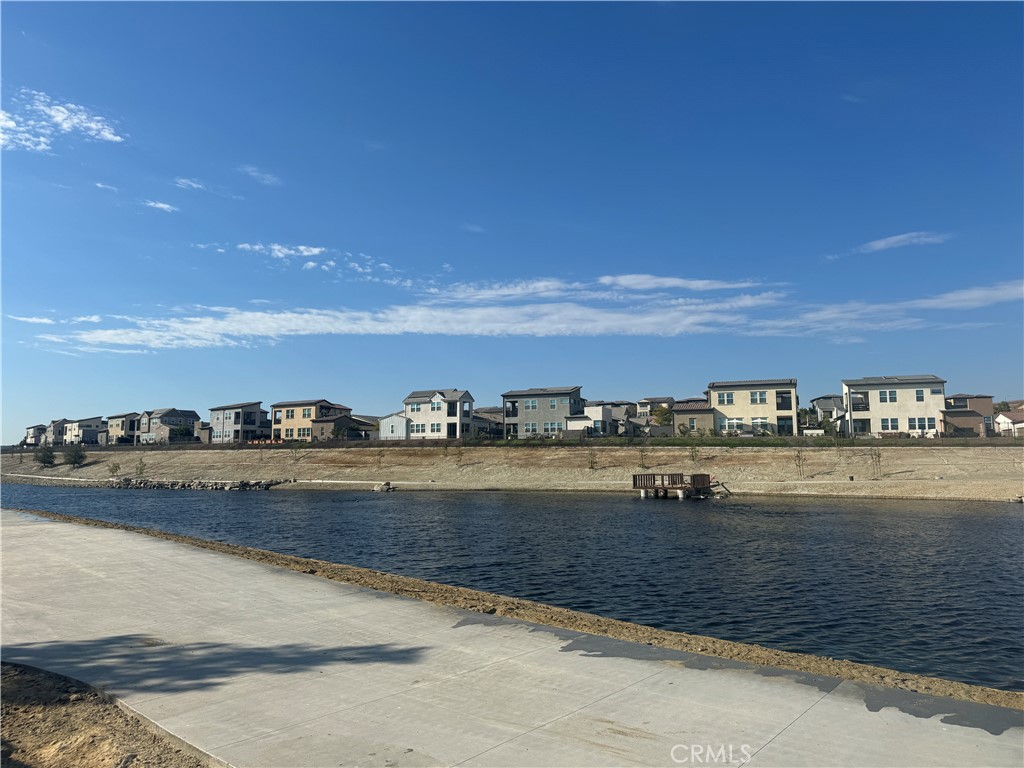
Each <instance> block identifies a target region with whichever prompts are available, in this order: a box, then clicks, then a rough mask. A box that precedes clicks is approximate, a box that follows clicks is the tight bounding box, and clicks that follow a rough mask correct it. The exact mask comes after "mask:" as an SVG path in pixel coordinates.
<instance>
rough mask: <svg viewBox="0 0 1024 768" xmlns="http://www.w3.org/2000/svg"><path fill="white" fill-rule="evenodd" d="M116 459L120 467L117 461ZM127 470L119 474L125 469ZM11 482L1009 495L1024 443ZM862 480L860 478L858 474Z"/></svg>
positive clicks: (226, 453)
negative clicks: (681, 482) (656, 482)
mask: <svg viewBox="0 0 1024 768" xmlns="http://www.w3.org/2000/svg"><path fill="white" fill-rule="evenodd" d="M114 465H119V466H117V467H115V466H114ZM115 470H116V471H115ZM2 472H3V479H4V480H5V481H7V482H29V483H54V482H56V483H61V484H72V485H78V484H80V485H96V484H105V483H108V482H109V481H110V479H111V477H112V476H113V475H115V474H116V475H118V476H119V477H122V478H124V477H129V478H136V479H140V480H147V481H157V482H166V483H180V484H188V483H200V484H202V483H206V484H231V483H240V482H247V483H274V484H276V486H275V487H276V488H302V489H308V488H326V489H332V490H338V489H345V488H350V489H360V490H365V489H368V488H372V487H373V486H374V485H376V484H378V483H382V482H384V481H388V482H390V483H391V484H392V485H394V486H397V488H398V489H400V490H403V489H443V490H530V491H537V490H543V491H628V490H631V488H632V483H631V477H632V475H633V474H634V473H640V472H653V473H669V472H685V473H694V472H704V473H709V474H711V475H713V476H714V477H715V479H717V480H719V481H721V482H723V483H724V484H725V486H726V487H727V488H728V489H729V490H730V491H732V492H733V493H738V494H782V495H800V496H843V497H862V498H905V499H977V500H990V501H1006V500H1010V499H1013V500H1016V499H1020V498H1021V496H1022V495H1024V449H1022V448H1021V447H1020V446H1012V445H1011V446H1006V447H985V446H979V447H968V448H963V447H955V448H954V447H940V446H936V447H932V446H920V447H907V448H893V447H881V448H876V447H872V446H871V445H870V444H865V446H864V447H861V446H856V447H852V448H847V447H843V448H799V449H798V448H758V447H750V448H747V447H736V448H734V447H717V446H715V447H693V448H688V447H671V448H666V447H588V446H580V447H526V446H516V447H505V446H500V447H472V448H461V447H457V446H452V447H447V448H436V447H424V448H418V447H405V446H403V447H387V448H298V449H282V448H256V449H248V450H137V451H116V452H115V451H109V452H107V451H91V452H89V454H88V459H87V461H86V464H85V465H84V466H82V467H80V468H78V469H72V468H71V467H67V466H63V465H59V464H58V465H57V466H56V467H52V468H49V469H43V468H40V467H39V465H38V464H36V463H35V462H33V461H32V458H31V454H26V455H25V456H24V457H18V456H16V455H15V456H12V455H5V456H4V457H3V467H2ZM851 478H852V479H851Z"/></svg>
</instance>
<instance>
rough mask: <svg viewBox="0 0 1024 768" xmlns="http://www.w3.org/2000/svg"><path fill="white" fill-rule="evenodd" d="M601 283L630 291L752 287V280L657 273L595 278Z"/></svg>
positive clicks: (714, 289) (713, 289)
mask: <svg viewBox="0 0 1024 768" xmlns="http://www.w3.org/2000/svg"><path fill="white" fill-rule="evenodd" d="M597 282H599V283H600V284H601V285H608V286H612V287H614V288H624V289H626V290H630V291H656V290H659V289H662V288H682V289H683V290H687V291H719V290H733V289H739V288H753V287H755V286H757V285H759V283H757V282H756V281H754V280H701V279H694V278H688V277H659V276H657V275H605V276H604V277H599V278H597Z"/></svg>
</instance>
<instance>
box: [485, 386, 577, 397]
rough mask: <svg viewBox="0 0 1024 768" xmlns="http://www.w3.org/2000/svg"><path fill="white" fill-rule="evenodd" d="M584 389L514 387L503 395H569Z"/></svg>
mask: <svg viewBox="0 0 1024 768" xmlns="http://www.w3.org/2000/svg"><path fill="white" fill-rule="evenodd" d="M581 389H583V387H582V386H579V387H538V388H536V389H512V390H509V391H508V392H503V393H502V394H501V396H502V397H529V396H530V395H539V396H545V395H569V394H572V393H573V392H579V391H580V390H581Z"/></svg>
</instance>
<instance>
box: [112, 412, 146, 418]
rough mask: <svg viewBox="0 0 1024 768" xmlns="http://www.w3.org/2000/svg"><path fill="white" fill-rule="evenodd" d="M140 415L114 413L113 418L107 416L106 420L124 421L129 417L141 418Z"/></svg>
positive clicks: (134, 413)
mask: <svg viewBox="0 0 1024 768" xmlns="http://www.w3.org/2000/svg"><path fill="white" fill-rule="evenodd" d="M141 415H142V414H139V413H136V412H135V411H128V413H115V414H114V415H113V416H107V418H108V419H124V418H128V417H130V416H141Z"/></svg>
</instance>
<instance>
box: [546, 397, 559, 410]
mask: <svg viewBox="0 0 1024 768" xmlns="http://www.w3.org/2000/svg"><path fill="white" fill-rule="evenodd" d="M557 407H558V399H557V398H554V397H552V398H551V399H550V400H548V408H550V409H551V410H552V411H553V410H555V409H556V408H557Z"/></svg>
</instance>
